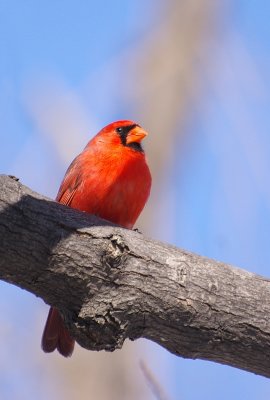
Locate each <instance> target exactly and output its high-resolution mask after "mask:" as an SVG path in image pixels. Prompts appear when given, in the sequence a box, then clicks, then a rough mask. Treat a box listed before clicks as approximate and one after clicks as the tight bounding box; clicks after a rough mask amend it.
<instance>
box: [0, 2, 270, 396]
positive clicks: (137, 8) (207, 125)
mask: <svg viewBox="0 0 270 400" xmlns="http://www.w3.org/2000/svg"><path fill="white" fill-rule="evenodd" d="M269 15H270V4H268V3H266V2H263V1H261V2H260V1H259V2H255V1H249V2H247V1H243V0H242V1H238V2H231V3H230V6H228V7H227V10H226V13H224V17H223V20H222V23H221V26H220V29H219V31H220V32H219V42H218V46H216V47H214V48H213V52H214V53H213V54H212V57H211V60H210V62H209V67H208V68H205V69H202V70H201V72H200V74H201V76H202V78H203V79H202V80H203V82H204V84H203V85H202V94H201V98H200V99H199V100H198V101H197V103H196V104H194V109H193V110H192V118H191V120H190V122H189V124H188V126H187V127H186V128H185V129H186V137H188V138H189V140H186V142H185V143H184V146H185V148H184V151H182V152H181V157H179V146H183V143H182V142H181V143H180V141H179V143H176V144H175V154H174V156H173V159H172V160H171V162H170V163H169V165H168V168H167V171H166V173H164V174H163V176H166V177H167V180H166V182H163V185H164V187H165V188H166V191H167V192H168V196H171V197H172V198H173V208H172V212H173V217H174V218H173V219H172V218H171V219H170V221H171V220H174V223H172V226H171V227H170V229H171V232H172V233H171V234H170V238H168V239H167V241H168V240H169V241H172V242H173V243H175V244H177V245H179V246H181V247H183V248H186V249H189V250H191V251H194V252H197V253H199V254H203V255H206V256H209V257H211V258H216V259H218V260H222V261H226V262H229V263H232V264H234V265H238V266H240V267H243V268H246V269H249V270H250V271H253V272H256V273H259V274H262V275H266V276H267V275H268V266H269V263H270V252H269V225H270V196H269V194H270V191H269V189H268V186H269V182H268V176H269V169H270V165H269V163H270V157H269V153H270V135H269V126H270V114H269V92H270V90H269V89H270V88H269V86H270V85H269V82H270V75H269V71H270V68H269V65H270V57H269V54H270V51H269V42H270V25H269ZM160 21H162V7H161V6H160V4H159V2H154V1H153V0H152V1H150V0H149V1H148V2H147V3H146V2H143V1H130V2H125V1H120V0H119V1H114V2H107V1H102V2H88V1H82V2H80V5H79V6H78V2H77V3H76V2H74V1H65V2H61V1H59V0H58V1H55V2H52V1H46V2H45V1H40V2H38V3H37V2H34V1H33V0H31V1H30V0H29V1H24V2H19V1H18V0H17V1H5V0H2V1H0V60H1V62H0V137H1V144H2V145H1V148H0V160H1V162H0V164H1V173H14V174H16V175H17V176H19V177H20V179H21V181H22V182H23V183H26V184H28V185H29V186H31V187H32V188H33V189H35V190H39V191H40V192H42V193H44V194H46V195H49V196H51V197H53V196H54V195H55V193H56V190H57V187H58V185H59V183H60V180H61V177H62V176H63V174H64V171H65V168H66V167H67V165H68V162H69V161H71V158H72V154H74V155H75V154H76V152H78V151H79V149H80V148H81V147H82V146H83V145H84V144H85V142H86V139H88V138H89V137H88V135H89V133H88V126H89V131H90V132H92V130H91V129H94V127H97V128H100V127H102V126H103V125H104V124H105V123H107V122H109V121H110V120H112V119H116V118H118V117H120V116H121V115H122V114H125V113H127V111H130V113H131V114H132V115H133V114H136V111H135V108H136V107H135V106H134V105H133V107H134V108H132V106H131V105H129V104H126V103H124V102H123V101H121V98H119V94H118V91H117V88H118V82H119V86H120V81H121V74H122V73H125V66H124V65H122V66H121V73H119V72H118V71H116V70H115V68H116V67H115V64H114V63H113V60H114V59H115V58H116V57H117V56H118V55H119V54H122V53H125V52H126V51H127V50H128V49H130V48H132V46H135V45H136V43H137V42H138V41H140V40H141V38H143V37H144V34H145V32H147V31H149V30H151V29H152V28H153V26H155V25H156V24H158V23H160ZM145 57H147V55H145ZM123 59H124V58H123ZM107 65H110V66H111V69H112V70H111V74H112V76H109V78H108V79H107V80H104V81H102V82H101V81H98V80H97V81H96V82H95V79H94V78H93V76H94V77H95V76H97V77H98V76H100V75H99V71H100V70H102V69H105V68H106V66H107ZM91 77H92V78H91ZM126 79H127V80H128V77H126ZM89 82H90V83H89ZM52 83H53V85H52ZM132 84H134V85H136V82H132ZM51 85H52V86H54V89H55V91H51ZM37 87H38V88H39V89H38V90H37V89H36V88H37ZM58 87H59V92H61V93H64V95H65V96H66V98H68V99H69V101H70V103H69V104H70V107H71V108H73V109H75V108H76V110H77V108H78V110H80V111H78V113H79V115H80V116H81V120H82V121H83V122H82V123H81V124H82V127H83V128H82V131H80V132H76V131H72V130H71V131H70V132H71V133H70V136H69V137H67V140H66V146H67V147H68V145H69V144H70V143H73V142H72V140H73V139H72V135H75V136H76V143H75V142H74V146H73V145H72V146H71V149H70V150H69V153H68V156H67V155H65V154H64V152H63V154H62V153H61V151H60V150H59V148H57V146H56V143H57V140H58V138H57V137H54V136H53V134H52V135H51V136H49V135H48V136H46V135H45V134H44V132H43V130H44V125H42V127H40V125H39V124H38V121H37V118H36V119H35V117H33V113H32V114H31V112H30V111H29V110H30V109H33V101H34V100H35V99H36V97H35V96H40V95H41V93H43V92H44V93H45V94H44V99H41V100H42V101H41V102H40V104H41V107H45V108H47V109H48V110H49V112H50V113H52V111H53V108H54V104H58V103H57V102H58V100H59V99H58V98H57V96H56V93H57V91H58V90H57V88H58ZM47 89H48V92H46V90H47ZM121 90H123V89H121ZM50 96H51V97H50ZM29 99H30V100H29ZM33 99H34V100H33ZM39 101H40V99H39ZM129 106H130V109H129ZM31 107H32V108H31ZM35 112H36V113H37V114H38V113H39V112H40V110H39V109H38V108H37V109H35ZM76 112H77V111H76ZM50 115H51V114H50ZM67 117H68V116H67ZM90 128H91V129H90ZM166 191H165V192H164V193H166ZM164 193H163V195H162V201H163V200H164V204H165V205H164V208H165V207H166V198H165V194H164ZM163 219H164V221H165V217H163ZM164 221H163V220H162V218H161V221H160V226H159V227H157V236H158V235H159V236H162V230H163V229H162V224H164V223H165V222H164ZM155 224H157V222H155ZM165 231H166V230H165ZM163 239H166V238H164V237H163ZM0 288H1V290H0V298H1V300H0V302H1V304H2V306H1V311H2V312H1V320H0V324H1V326H5V327H4V328H2V329H3V331H4V333H3V335H6V336H5V337H7V338H8V344H7V346H4V348H2V349H0V355H1V356H0V359H1V358H2V360H5V361H2V365H1V361H0V370H1V372H2V371H4V373H3V374H2V375H1V376H2V378H1V380H0V394H2V397H3V398H7V399H9V398H10V399H13V398H18V397H16V396H18V393H22V397H20V398H27V399H31V398H33V399H34V398H37V393H39V392H40V387H41V386H42V385H45V384H46V385H47V383H46V382H47V381H46V378H45V377H43V375H42V374H43V372H41V371H43V370H42V367H41V364H39V362H40V360H37V359H36V357H35V354H34V355H33V354H32V353H31V355H30V356H29V359H28V360H27V363H26V364H25V359H24V357H25V353H24V352H23V349H20V345H19V344H20V343H22V344H23V347H24V346H26V348H27V349H28V351H30V349H31V351H32V352H35V351H37V352H39V351H40V349H39V341H40V338H39V337H37V339H31V340H34V342H29V332H28V329H29V328H28V326H33V325H34V323H35V322H34V319H35V318H36V319H37V315H39V314H40V313H42V314H43V315H42V317H44V319H45V317H46V312H47V308H46V307H45V306H43V305H42V302H41V301H40V300H37V299H35V298H33V296H32V295H30V294H27V293H26V292H23V291H21V290H19V289H17V288H15V287H11V286H9V285H7V284H4V283H3V284H1V285H0ZM35 321H36V320H35ZM35 329H36V336H38V335H39V334H40V333H41V332H39V331H38V329H37V328H35ZM33 348H35V350H33ZM149 349H150V353H151V354H152V357H153V360H155V361H152V362H151V359H150V360H149V365H150V367H151V368H153V371H154V372H155V373H156V374H157V376H158V378H159V379H160V381H161V383H162V385H163V387H164V390H165V391H166V390H167V392H168V393H169V394H170V396H171V399H178V398H181V399H182V398H183V399H197V398H199V399H200V400H203V399H211V398H213V399H215V398H219V399H228V398H231V399H238V398H240V397H241V398H245V399H246V400H249V399H266V398H269V392H270V387H269V383H268V381H267V380H266V379H264V378H262V377H258V376H255V375H252V374H248V373H246V372H243V371H239V370H236V369H233V368H229V367H226V366H221V365H218V364H214V363H209V362H203V361H190V360H183V359H181V358H178V357H174V356H173V355H171V354H170V353H168V352H166V351H165V350H163V349H159V348H158V347H157V346H156V345H153V344H150V345H149ZM6 360H8V363H7V364H6V365H4V364H3V363H4V362H5V363H6V362H7V361H6ZM33 382H35V383H33ZM46 387H47V388H48V385H47V386H46ZM12 391H13V392H12ZM50 391H51V392H50ZM1 392H2V393H1ZM49 392H50V394H51V396H52V398H57V392H55V389H54V388H51V389H46V391H45V392H44V394H43V396H44V399H45V398H48V393H49ZM39 394H40V393H39ZM149 398H151V396H150V395H149Z"/></svg>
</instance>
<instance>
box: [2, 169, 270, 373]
mask: <svg viewBox="0 0 270 400" xmlns="http://www.w3.org/2000/svg"><path fill="white" fill-rule="evenodd" d="M0 244H1V246H0V279H3V280H5V281H7V282H10V283H14V284H16V285H18V286H20V287H21V288H24V289H27V290H29V291H30V292H32V293H34V294H36V295H38V296H40V297H42V298H43V299H44V300H45V301H46V302H47V303H49V304H52V305H54V306H56V307H58V308H59V310H60V311H61V312H62V315H63V316H64V318H65V321H66V324H67V326H68V327H69V329H70V331H71V332H72V334H73V335H74V337H75V338H76V340H77V341H78V343H80V344H81V345H82V346H83V347H85V348H87V349H91V350H102V349H105V350H110V351H112V350H114V349H115V348H119V347H121V346H122V344H123V342H124V340H125V339H126V338H130V339H137V338H140V337H144V338H147V339H150V340H153V341H155V342H157V343H159V344H160V345H162V346H164V347H165V348H166V349H168V350H169V351H171V352H172V353H174V354H178V355H180V356H182V357H188V358H201V359H205V360H212V361H216V362H220V363H223V364H228V365H231V366H235V367H238V368H242V369H245V370H247V371H252V372H255V373H257V374H261V375H264V376H267V377H270V322H269V315H270V284H269V281H268V280H267V279H265V278H262V277H260V276H257V275H254V274H251V273H249V272H246V271H243V270H240V269H236V268H233V267H231V266H228V265H225V264H222V263H219V262H216V261H213V260H209V259H206V258H203V257H200V256H197V255H195V254H191V253H188V252H186V251H183V250H179V249H177V248H175V247H173V246H170V245H167V244H164V243H159V242H156V241H153V240H150V239H147V238H145V237H143V236H142V235H141V234H139V233H137V232H133V231H129V230H125V229H121V228H119V227H115V226H113V225H112V224H109V223H107V222H106V221H103V220H100V219H98V218H96V217H94V216H89V215H86V214H84V213H81V212H78V211H76V210H72V209H70V208H68V207H65V206H62V205H60V204H57V203H55V202H52V201H50V200H49V199H46V198H45V197H43V196H40V195H38V194H36V193H34V192H32V191H31V190H30V189H28V188H27V187H25V186H23V185H21V184H20V183H19V182H17V181H16V180H15V179H14V178H13V179H12V178H10V177H7V176H0Z"/></svg>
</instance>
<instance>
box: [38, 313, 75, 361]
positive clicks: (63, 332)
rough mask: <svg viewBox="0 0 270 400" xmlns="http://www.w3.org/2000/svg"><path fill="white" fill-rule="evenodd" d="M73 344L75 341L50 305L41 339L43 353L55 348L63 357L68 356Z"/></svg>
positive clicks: (71, 351)
mask: <svg viewBox="0 0 270 400" xmlns="http://www.w3.org/2000/svg"><path fill="white" fill-rule="evenodd" d="M74 345H75V341H74V339H73V338H72V337H71V336H70V334H69V332H68V330H67V329H66V327H65V325H64V322H63V319H62V317H61V315H60V314H59V312H58V310H57V309H56V308H54V307H51V308H50V311H49V314H48V318H47V322H46V325H45V328H44V332H43V336H42V340H41V346H42V349H43V350H44V351H45V353H51V352H53V351H54V350H55V349H57V350H58V351H59V353H60V354H62V355H63V356H64V357H70V356H71V354H72V353H73V349H74Z"/></svg>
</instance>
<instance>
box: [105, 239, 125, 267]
mask: <svg viewBox="0 0 270 400" xmlns="http://www.w3.org/2000/svg"><path fill="white" fill-rule="evenodd" d="M128 252H129V247H128V246H127V244H126V243H125V242H124V240H123V238H122V237H121V236H120V235H113V236H112V237H111V239H110V243H109V244H108V246H107V248H106V249H105V251H104V253H103V255H102V263H103V264H105V265H106V266H107V267H109V268H118V267H119V266H120V265H121V264H122V265H123V264H124V263H125V261H126V258H127V254H128Z"/></svg>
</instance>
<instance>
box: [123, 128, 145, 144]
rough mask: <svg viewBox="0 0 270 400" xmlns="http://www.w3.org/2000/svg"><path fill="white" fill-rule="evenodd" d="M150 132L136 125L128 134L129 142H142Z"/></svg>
mask: <svg viewBox="0 0 270 400" xmlns="http://www.w3.org/2000/svg"><path fill="white" fill-rule="evenodd" d="M147 135H148V133H147V132H146V131H145V130H144V129H142V128H141V127H140V126H135V128H133V129H132V130H131V131H130V132H129V133H128V135H127V142H126V143H127V144H130V143H140V142H141V141H142V140H143V139H144V138H145V136H147Z"/></svg>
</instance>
